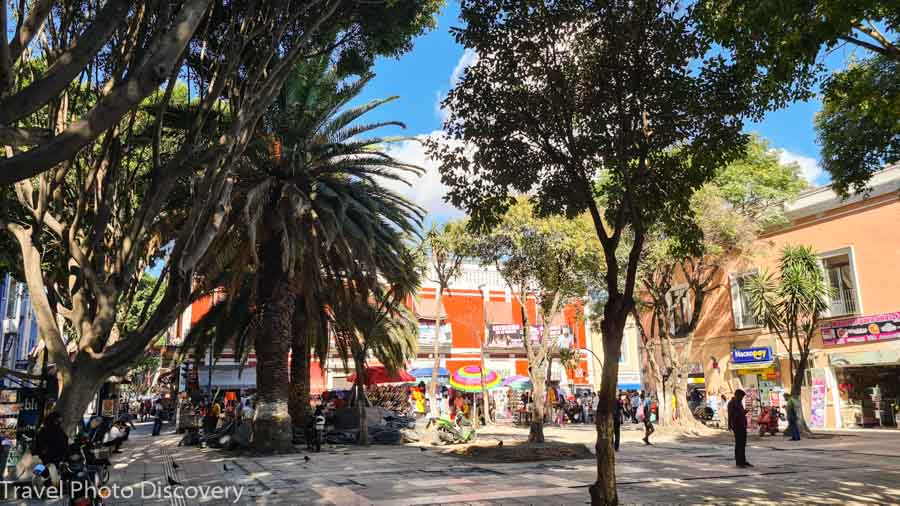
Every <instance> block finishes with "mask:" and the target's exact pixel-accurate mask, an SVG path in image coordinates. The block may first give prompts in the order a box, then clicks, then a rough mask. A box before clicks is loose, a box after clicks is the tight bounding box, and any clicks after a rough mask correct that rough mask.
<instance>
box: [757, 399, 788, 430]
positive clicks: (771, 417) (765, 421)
mask: <svg viewBox="0 0 900 506" xmlns="http://www.w3.org/2000/svg"><path fill="white" fill-rule="evenodd" d="M781 418H782V415H781V413H780V412H779V411H778V408H776V407H775V406H772V407H771V408H762V411H761V412H760V415H759V418H758V419H757V420H756V423H757V424H759V435H760V437H762V436H765V435H766V433H769V434H771V435H773V436H774V435H776V434H778V420H780V419H781Z"/></svg>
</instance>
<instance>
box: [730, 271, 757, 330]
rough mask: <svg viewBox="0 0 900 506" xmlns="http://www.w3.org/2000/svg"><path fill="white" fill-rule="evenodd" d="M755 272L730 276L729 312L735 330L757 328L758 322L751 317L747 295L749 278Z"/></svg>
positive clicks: (751, 311)
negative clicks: (730, 311) (731, 315)
mask: <svg viewBox="0 0 900 506" xmlns="http://www.w3.org/2000/svg"><path fill="white" fill-rule="evenodd" d="M754 275H756V272H743V273H740V274H733V275H732V276H731V310H732V313H733V314H734V327H735V328H736V329H749V328H753V327H758V326H759V322H757V321H756V317H755V316H754V315H753V309H752V308H751V306H750V298H749V296H748V294H747V285H748V284H749V282H750V278H751V276H754Z"/></svg>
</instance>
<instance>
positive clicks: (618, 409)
mask: <svg viewBox="0 0 900 506" xmlns="http://www.w3.org/2000/svg"><path fill="white" fill-rule="evenodd" d="M630 407H631V405H630V404H629V402H628V396H627V395H625V394H622V397H620V398H619V399H617V400H616V404H615V406H614V407H613V448H614V449H615V450H616V451H619V441H620V440H621V439H622V422H624V421H625V410H626V409H628V408H630Z"/></svg>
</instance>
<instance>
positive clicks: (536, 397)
mask: <svg viewBox="0 0 900 506" xmlns="http://www.w3.org/2000/svg"><path fill="white" fill-rule="evenodd" d="M527 338H528V336H527V332H526V339H527ZM545 371H546V370H545V369H544V364H542V363H534V364H529V366H528V377H529V378H531V397H532V399H531V403H532V406H533V409H532V411H531V413H532V416H531V425H530V426H529V428H528V442H529V443H543V442H544V413H545V412H546V408H545V404H546V397H547V378H546V376H545V375H544V373H545Z"/></svg>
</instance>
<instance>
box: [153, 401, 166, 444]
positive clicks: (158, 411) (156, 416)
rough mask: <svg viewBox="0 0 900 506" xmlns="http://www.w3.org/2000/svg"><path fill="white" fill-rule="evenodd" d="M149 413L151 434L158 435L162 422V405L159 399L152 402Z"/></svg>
mask: <svg viewBox="0 0 900 506" xmlns="http://www.w3.org/2000/svg"><path fill="white" fill-rule="evenodd" d="M151 415H152V416H153V433H152V435H154V436H158V435H159V431H160V430H162V423H163V419H162V417H163V406H162V403H161V402H160V401H159V399H157V400H156V402H155V403H153V408H152V410H151Z"/></svg>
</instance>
